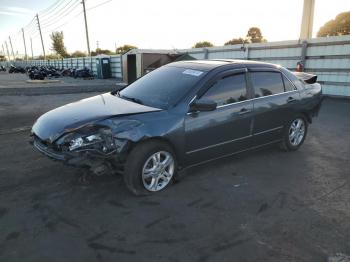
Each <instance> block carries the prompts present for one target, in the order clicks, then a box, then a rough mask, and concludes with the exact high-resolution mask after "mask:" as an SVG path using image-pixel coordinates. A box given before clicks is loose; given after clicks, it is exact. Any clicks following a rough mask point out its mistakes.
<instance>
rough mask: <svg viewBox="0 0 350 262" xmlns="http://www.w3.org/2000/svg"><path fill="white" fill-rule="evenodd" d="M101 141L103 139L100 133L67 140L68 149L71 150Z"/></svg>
mask: <svg viewBox="0 0 350 262" xmlns="http://www.w3.org/2000/svg"><path fill="white" fill-rule="evenodd" d="M102 141H103V139H102V137H101V135H100V134H94V135H89V136H85V137H77V138H75V139H72V140H71V141H70V142H69V150H70V151H73V150H75V149H77V148H80V147H85V146H89V145H92V144H95V143H99V142H102Z"/></svg>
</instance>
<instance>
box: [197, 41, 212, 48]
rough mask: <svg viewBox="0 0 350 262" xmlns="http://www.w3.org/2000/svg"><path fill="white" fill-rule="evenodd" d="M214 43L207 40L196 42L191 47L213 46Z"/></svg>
mask: <svg viewBox="0 0 350 262" xmlns="http://www.w3.org/2000/svg"><path fill="white" fill-rule="evenodd" d="M213 46H214V45H213V44H212V43H210V42H209V41H202V42H197V43H196V44H195V45H194V46H193V48H203V47H213Z"/></svg>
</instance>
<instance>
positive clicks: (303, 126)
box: [281, 115, 308, 151]
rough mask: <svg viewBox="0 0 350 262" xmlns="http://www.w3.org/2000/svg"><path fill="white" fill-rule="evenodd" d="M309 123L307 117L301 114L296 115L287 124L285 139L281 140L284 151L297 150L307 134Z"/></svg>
mask: <svg viewBox="0 0 350 262" xmlns="http://www.w3.org/2000/svg"><path fill="white" fill-rule="evenodd" d="M307 128H308V124H307V121H306V119H305V118H304V117H303V116H301V115H299V116H297V117H294V118H293V119H292V120H291V121H289V123H288V124H287V125H286V128H285V130H284V135H283V141H282V142H281V148H282V149H283V150H284V151H295V150H297V149H298V148H299V147H300V146H301V145H302V144H303V143H304V140H305V137H306V134H307Z"/></svg>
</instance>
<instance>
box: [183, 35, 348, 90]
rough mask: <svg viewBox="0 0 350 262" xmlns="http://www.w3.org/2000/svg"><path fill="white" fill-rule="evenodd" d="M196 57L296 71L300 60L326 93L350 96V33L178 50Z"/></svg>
mask: <svg viewBox="0 0 350 262" xmlns="http://www.w3.org/2000/svg"><path fill="white" fill-rule="evenodd" d="M180 51H182V52H187V53H188V54H190V55H191V56H193V57H195V58H197V59H249V60H259V61H265V62H270V63H274V64H279V65H282V66H284V67H286V68H288V69H290V70H295V68H296V64H297V62H298V61H303V62H304V64H305V71H306V72H309V73H313V74H316V75H318V81H319V82H320V83H321V84H322V86H323V90H324V93H325V94H329V95H337V96H350V35H346V36H336V37H322V38H314V39H309V40H307V41H306V43H305V44H303V43H302V41H297V40H295V41H282V42H271V43H260V44H248V45H244V46H242V45H232V46H222V47H212V48H204V49H203V48H197V49H185V50H180Z"/></svg>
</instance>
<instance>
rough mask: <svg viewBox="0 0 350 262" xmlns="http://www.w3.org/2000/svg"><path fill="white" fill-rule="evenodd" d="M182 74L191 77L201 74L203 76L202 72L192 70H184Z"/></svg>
mask: <svg viewBox="0 0 350 262" xmlns="http://www.w3.org/2000/svg"><path fill="white" fill-rule="evenodd" d="M182 73H183V74H185V75H191V76H200V75H201V74H203V72H202V71H198V70H192V69H186V70H185V71H183V72H182Z"/></svg>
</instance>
